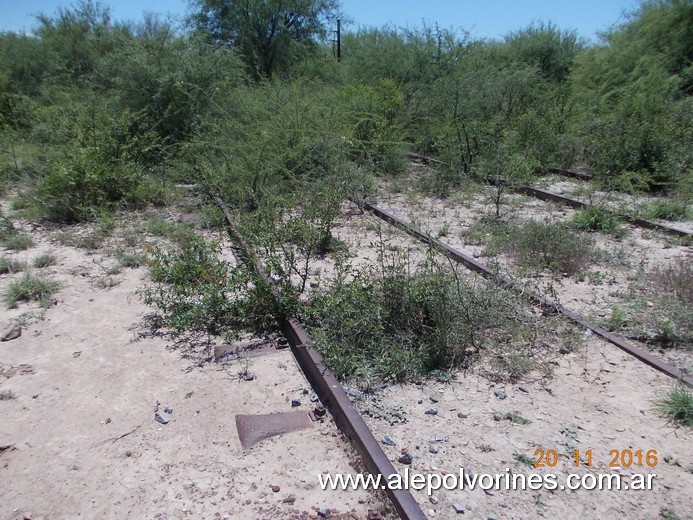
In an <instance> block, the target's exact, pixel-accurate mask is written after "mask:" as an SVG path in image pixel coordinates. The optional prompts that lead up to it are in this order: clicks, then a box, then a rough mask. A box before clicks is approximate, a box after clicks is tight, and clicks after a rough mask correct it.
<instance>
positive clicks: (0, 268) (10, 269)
mask: <svg viewBox="0 0 693 520" xmlns="http://www.w3.org/2000/svg"><path fill="white" fill-rule="evenodd" d="M22 269H24V264H22V263H21V262H19V261H18V260H14V259H13V258H8V257H6V256H0V274H10V273H18V272H19V271H21V270H22Z"/></svg>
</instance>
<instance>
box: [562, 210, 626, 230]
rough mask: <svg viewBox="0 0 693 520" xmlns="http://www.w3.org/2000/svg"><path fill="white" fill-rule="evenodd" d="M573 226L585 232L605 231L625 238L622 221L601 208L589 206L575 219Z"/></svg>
mask: <svg viewBox="0 0 693 520" xmlns="http://www.w3.org/2000/svg"><path fill="white" fill-rule="evenodd" d="M573 225H574V226H575V227H576V228H577V229H581V230H584V231H603V232H604V233H609V234H611V235H614V236H616V237H619V236H623V233H624V231H623V228H622V227H621V220H620V219H619V218H618V216H617V215H616V214H615V213H613V212H611V211H609V210H608V209H606V208H603V207H601V206H587V207H585V208H584V209H582V210H580V211H578V212H577V213H576V214H575V216H574V217H573Z"/></svg>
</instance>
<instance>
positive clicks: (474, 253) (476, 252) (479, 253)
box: [472, 251, 481, 258]
mask: <svg viewBox="0 0 693 520" xmlns="http://www.w3.org/2000/svg"><path fill="white" fill-rule="evenodd" d="M472 255H474V258H479V257H480V256H481V252H480V251H474V252H473V253H472Z"/></svg>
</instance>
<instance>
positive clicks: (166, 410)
mask: <svg viewBox="0 0 693 520" xmlns="http://www.w3.org/2000/svg"><path fill="white" fill-rule="evenodd" d="M164 412H166V413H167V414H169V415H172V414H173V408H164Z"/></svg>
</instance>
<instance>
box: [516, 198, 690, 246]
mask: <svg viewBox="0 0 693 520" xmlns="http://www.w3.org/2000/svg"><path fill="white" fill-rule="evenodd" d="M516 191H517V192H518V193H522V194H524V195H528V196H530V197H535V198H537V199H539V200H543V201H547V202H558V203H560V204H565V205H566V206H570V207H571V208H575V209H584V208H586V207H589V204H587V203H585V202H581V201H579V200H575V199H571V198H569V197H565V196H563V195H559V194H557V193H553V192H551V191H547V190H542V189H539V188H532V187H530V186H524V187H522V188H518V189H517V190H516ZM617 215H618V217H619V218H621V219H622V220H625V221H626V222H628V223H630V224H633V225H634V226H638V227H641V228H644V229H652V230H655V231H661V232H663V233H667V234H670V235H675V236H679V237H693V233H691V232H689V231H686V230H683V229H678V228H675V227H672V226H667V225H665V224H659V223H658V222H651V221H649V220H645V219H643V218H640V217H634V216H632V215H626V214H623V213H617Z"/></svg>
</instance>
